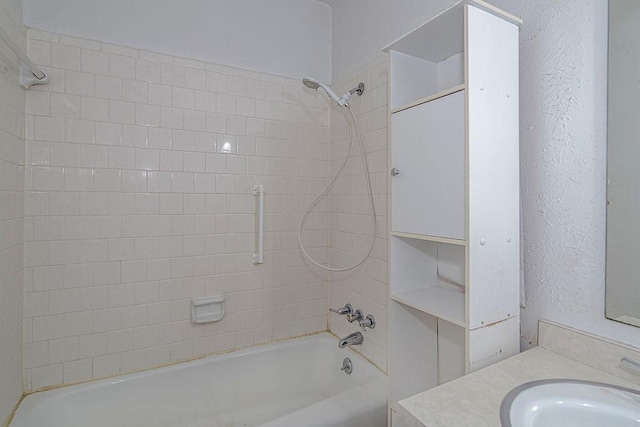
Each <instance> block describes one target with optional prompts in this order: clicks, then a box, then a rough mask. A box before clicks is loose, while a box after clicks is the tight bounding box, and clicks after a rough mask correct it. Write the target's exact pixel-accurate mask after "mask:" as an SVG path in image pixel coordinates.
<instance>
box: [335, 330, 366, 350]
mask: <svg viewBox="0 0 640 427" xmlns="http://www.w3.org/2000/svg"><path fill="white" fill-rule="evenodd" d="M362 341H364V337H363V336H362V333H360V332H354V333H352V334H349V335H347V336H346V337H344V338H342V339H341V340H340V341H338V348H345V347H350V346H352V345H359V344H362Z"/></svg>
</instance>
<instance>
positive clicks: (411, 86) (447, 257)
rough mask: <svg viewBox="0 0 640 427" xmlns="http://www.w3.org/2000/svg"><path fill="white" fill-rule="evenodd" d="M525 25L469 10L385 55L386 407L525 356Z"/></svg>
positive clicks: (440, 19)
mask: <svg viewBox="0 0 640 427" xmlns="http://www.w3.org/2000/svg"><path fill="white" fill-rule="evenodd" d="M521 23H522V22H521V20H520V19H519V18H517V17H515V16H513V15H510V14H508V13H506V12H504V11H501V10H499V9H497V8H495V7H493V6H491V5H490V4H488V3H486V2H484V1H481V0H465V1H461V2H459V3H457V4H455V5H454V6H452V7H451V8H449V9H448V10H446V11H444V12H443V13H441V14H440V15H438V16H436V17H435V18H433V19H432V20H430V21H429V22H427V23H425V24H424V25H422V26H421V27H419V28H417V29H415V30H414V31H412V32H410V33H409V34H407V35H405V36H404V37H402V38H400V39H398V40H397V41H395V42H393V43H392V44H391V45H389V46H387V47H386V48H385V49H384V50H385V51H387V52H389V54H390V70H389V79H390V80H389V81H390V84H389V100H390V101H389V104H390V105H389V115H390V116H389V121H390V131H389V132H390V134H389V141H390V142H389V144H390V146H389V152H390V161H389V170H390V172H391V175H392V177H391V190H390V206H391V213H390V221H389V233H390V241H389V254H390V284H391V293H390V302H389V319H390V330H389V348H390V368H389V378H390V399H389V402H390V404H392V403H394V402H396V401H398V400H400V399H403V398H405V397H408V396H410V395H413V394H415V393H418V392H421V391H424V390H426V389H429V388H431V387H435V386H437V385H438V384H442V383H444V382H447V381H450V380H452V379H455V378H457V377H459V376H462V375H465V374H466V373H469V372H472V371H474V370H477V369H480V368H482V367H485V366H487V365H490V364H492V363H495V362H497V361H499V360H502V359H504V358H506V357H509V356H511V355H514V354H516V353H518V352H519V345H520V344H519V325H520V321H519V311H520V310H519V292H520V290H519V289H520V288H519V280H520V273H519V270H520V243H519V240H520V233H519V220H520V217H519V215H520V213H519V147H518V145H519V129H518V120H519V116H518V114H519V113H518V102H519V100H518V26H519V25H520V24H521Z"/></svg>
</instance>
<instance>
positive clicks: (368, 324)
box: [358, 314, 376, 331]
mask: <svg viewBox="0 0 640 427" xmlns="http://www.w3.org/2000/svg"><path fill="white" fill-rule="evenodd" d="M358 323H360V327H361V328H362V330H363V331H364V330H365V329H366V328H371V329H373V328H375V327H376V319H374V318H373V314H368V315H367V317H365V318H364V319H362V320H360V321H359V322H358Z"/></svg>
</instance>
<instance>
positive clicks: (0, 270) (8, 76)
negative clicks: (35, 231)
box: [0, 3, 26, 424]
mask: <svg viewBox="0 0 640 427" xmlns="http://www.w3.org/2000/svg"><path fill="white" fill-rule="evenodd" d="M5 6H6V4H5V3H3V4H0V26H1V27H2V29H3V30H5V31H6V32H7V33H9V34H10V35H11V36H12V38H13V40H14V41H15V42H16V43H18V45H20V46H22V48H23V49H24V48H26V29H25V28H24V27H23V26H22V24H21V23H18V22H16V21H14V19H13V18H12V16H11V15H10V13H9V11H8V10H7V9H6V7H5ZM24 123H25V96H24V91H23V90H22V89H20V87H19V86H18V60H17V57H16V55H15V54H14V53H13V52H12V51H11V50H10V49H9V48H8V46H6V45H5V44H4V43H3V42H0V424H4V421H5V419H6V418H7V417H8V416H9V415H10V413H11V411H12V410H13V408H14V406H15V405H16V403H17V402H18V400H19V399H20V396H21V395H22V390H23V389H22V356H23V348H22V302H23V290H24V287H23V279H22V275H23V267H24V261H23V258H24V256H23V255H24V245H23V241H24V151H25V150H24V148H25V145H24V138H25V126H24Z"/></svg>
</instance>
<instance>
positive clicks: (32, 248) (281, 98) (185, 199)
mask: <svg viewBox="0 0 640 427" xmlns="http://www.w3.org/2000/svg"><path fill="white" fill-rule="evenodd" d="M29 49H30V55H31V56H32V58H33V59H34V60H35V61H36V62H38V63H39V64H41V65H42V66H43V67H44V68H45V70H46V71H47V72H48V74H49V75H50V76H51V80H52V82H51V83H50V84H49V85H47V86H42V87H39V88H37V89H36V90H32V91H29V92H28V96H27V113H28V116H27V135H28V138H27V139H28V141H27V164H28V166H27V170H26V218H25V234H26V244H25V245H26V248H25V253H26V256H25V263H26V267H25V301H24V311H25V319H24V323H25V341H26V357H25V387H26V389H27V390H35V389H39V388H42V387H45V386H49V385H55V384H61V383H71V382H76V381H80V380H85V379H89V378H96V377H102V376H107V375H113V374H117V373H121V372H126V371H132V370H137V369H142V368H148V367H153V366H158V365H162V364H166V363H169V362H172V361H176V360H182V359H189V358H193V357H196V356H200V355H204V354H208V353H213V352H221V351H226V350H229V349H233V348H237V347H244V346H249V345H253V344H258V343H265V342H270V341H273V340H277V339H282V338H288V337H293V336H299V335H303V334H306V333H312V332H316V331H322V330H325V329H326V327H327V316H326V308H327V286H326V280H327V276H326V275H325V274H323V273H321V272H317V271H314V270H312V269H310V268H308V267H306V266H305V264H304V262H303V261H302V259H301V257H300V254H299V250H298V248H297V239H296V229H297V223H298V220H299V217H300V215H301V211H302V209H304V208H305V207H306V204H307V203H308V202H309V201H310V199H311V198H312V197H313V195H314V194H316V193H317V192H318V191H319V189H320V188H321V185H323V183H324V182H326V180H327V177H328V173H329V167H330V158H329V127H328V126H329V110H328V104H327V102H326V100H325V99H324V98H323V97H322V96H321V95H319V94H317V93H316V92H315V91H308V90H307V89H303V88H302V85H301V84H300V82H299V81H297V80H292V79H287V78H284V77H280V76H273V75H265V74H260V73H256V72H249V71H246V70H241V69H235V68H231V67H225V66H219V65H215V64H205V63H203V62H200V61H194V60H190V59H184V58H174V57H170V56H165V55H160V54H155V53H152V52H145V51H140V50H137V49H131V48H127V47H120V46H113V45H109V44H105V43H99V42H95V41H89V40H81V39H76V38H72V37H68V36H63V35H57V34H52V33H46V32H42V31H36V30H29ZM258 183H259V184H263V185H264V187H265V192H266V215H265V228H266V235H265V249H266V253H265V264H264V265H261V266H254V265H253V264H252V253H253V251H254V246H255V232H254V230H255V201H254V196H253V195H252V190H253V185H254V184H258ZM328 207H329V204H328V202H327V203H325V204H324V205H322V206H320V208H319V210H318V211H317V212H318V213H316V214H314V215H313V216H312V218H311V220H310V221H309V222H308V224H307V228H306V229H307V231H306V232H305V242H306V244H307V245H308V246H310V247H311V248H312V252H313V253H314V254H315V255H316V256H318V257H320V258H321V259H322V258H323V257H325V258H326V256H327V238H328V224H329V218H328ZM218 293H224V294H225V297H226V303H225V304H226V306H225V311H226V315H225V318H224V319H223V320H222V321H220V322H218V323H213V324H209V325H193V324H191V323H190V321H189V319H190V307H189V304H190V299H191V298H192V297H198V296H206V295H213V294H218Z"/></svg>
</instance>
